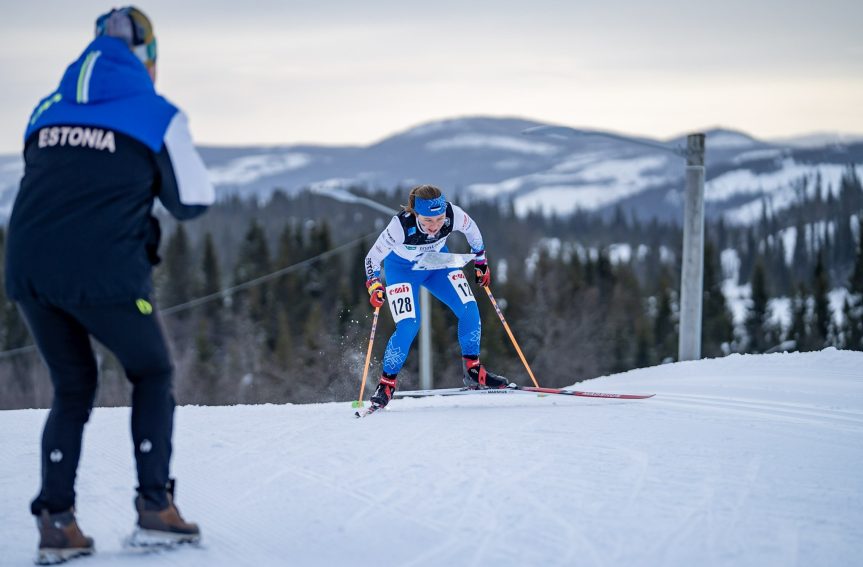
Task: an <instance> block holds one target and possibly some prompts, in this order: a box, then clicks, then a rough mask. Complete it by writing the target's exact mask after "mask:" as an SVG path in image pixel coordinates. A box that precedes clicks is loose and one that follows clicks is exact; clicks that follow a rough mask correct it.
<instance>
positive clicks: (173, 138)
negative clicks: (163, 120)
mask: <svg viewBox="0 0 863 567" xmlns="http://www.w3.org/2000/svg"><path fill="white" fill-rule="evenodd" d="M165 147H167V148H168V155H169V156H170V157H171V165H173V167H174V177H175V178H176V179H177V192H178V193H179V195H180V203H182V204H183V205H211V204H212V203H213V201H214V200H215V198H216V194H215V191H214V189H213V184H212V183H211V182H210V178H209V175H208V174H207V168H206V167H204V162H203V161H202V160H201V156H200V155H199V154H198V150H196V149H195V144H194V143H193V142H192V135H191V133H190V132H189V121H188V119H187V118H186V115H185V114H184V113H182V112H180V111H177V113H176V114H175V115H174V118H172V119H171V124H170V125H169V126H168V130H167V131H166V132H165Z"/></svg>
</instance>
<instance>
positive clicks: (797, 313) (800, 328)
mask: <svg viewBox="0 0 863 567" xmlns="http://www.w3.org/2000/svg"><path fill="white" fill-rule="evenodd" d="M808 315H809V299H808V294H807V291H806V288H805V287H804V286H803V285H800V286H799V287H798V288H797V292H796V293H795V294H794V298H793V300H792V302H791V328H790V329H789V330H788V338H789V339H791V340H793V341H794V342H795V343H796V344H797V350H798V351H800V352H803V351H807V350H810V348H809V344H810V338H809V324H808V319H809V316H808Z"/></svg>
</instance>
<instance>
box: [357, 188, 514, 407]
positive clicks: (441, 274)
mask: <svg viewBox="0 0 863 567" xmlns="http://www.w3.org/2000/svg"><path fill="white" fill-rule="evenodd" d="M402 208H403V209H404V210H403V211H402V212H401V213H399V214H398V215H396V216H394V217H393V218H392V220H391V221H390V223H389V225H387V227H386V228H385V229H384V231H383V232H382V233H381V234H380V236H378V238H377V240H376V241H375V243H374V245H373V246H372V248H371V250H369V253H368V254H367V255H366V261H365V271H366V289H367V290H368V292H369V302H370V303H371V304H372V306H373V307H375V308H379V307H381V306H382V305H383V304H384V300H385V298H386V299H388V301H389V305H390V312H391V313H392V316H393V320H394V321H395V322H396V329H395V332H394V333H393V334H392V336H391V337H390V339H389V341H388V342H387V348H386V351H385V352H384V360H383V371H382V374H381V379H380V383H379V384H378V386H377V388H376V389H375V392H374V394H372V397H371V402H372V405H374V406H378V407H383V406H386V405H387V403H389V401H390V399H392V396H393V392H394V391H395V389H396V381H397V375H398V372H399V370H401V368H402V365H404V363H405V360H406V359H407V355H408V351H409V350H410V347H411V344H412V343H413V340H414V337H416V334H417V331H418V330H419V325H420V323H419V322H420V312H419V288H420V286H422V287H425V288H426V289H428V290H429V291H430V292H431V293H432V294H433V295H434V296H435V297H437V298H438V299H440V300H441V301H443V302H444V303H445V304H446V305H447V307H449V308H450V309H451V310H452V311H453V313H455V315H456V316H457V317H458V339H459V343H460V345H461V351H462V357H463V358H464V362H465V374H464V383H465V385H466V386H468V387H470V388H505V387H507V385H508V380H507V379H506V378H504V377H502V376H498V375H497V374H494V373H492V372H489V371H488V370H487V369H486V368H485V367H484V366H483V364H482V363H481V362H480V360H479V345H480V336H481V323H480V318H479V310H478V309H477V305H476V299H475V298H474V295H473V292H472V291H471V289H470V285H469V284H468V282H467V281H466V279H465V277H464V273H463V272H462V271H461V270H451V269H446V268H445V269H437V270H413V269H412V268H413V266H414V265H415V264H416V262H417V261H418V260H419V259H420V258H421V257H422V255H423V254H425V253H426V252H432V251H434V252H446V251H447V247H446V240H447V238H448V237H449V235H450V234H451V233H452V232H453V231H454V230H455V231H458V232H462V233H464V235H465V236H466V237H467V241H468V244H469V245H470V247H471V251H472V252H473V253H474V255H475V259H474V270H475V276H476V284H477V285H480V286H488V285H489V284H490V283H491V271H490V270H489V267H488V262H487V261H486V257H485V247H484V245H483V241H482V235H481V234H480V231H479V228H478V227H477V225H476V223H475V222H474V221H473V219H471V218H470V216H468V214H467V213H466V212H465V211H464V210H462V209H461V208H460V207H458V206H456V205H453V204H452V203H450V202H448V201H447V200H446V198H445V197H444V195H443V194H442V193H441V190H440V189H438V188H437V187H434V186H432V185H419V186H417V187H414V188H413V189H411V192H410V195H409V196H408V204H407V205H405V206H402ZM382 265H383V266H384V268H385V271H386V283H387V286H386V288H384V285H383V283H381V280H380V274H381V266H382Z"/></svg>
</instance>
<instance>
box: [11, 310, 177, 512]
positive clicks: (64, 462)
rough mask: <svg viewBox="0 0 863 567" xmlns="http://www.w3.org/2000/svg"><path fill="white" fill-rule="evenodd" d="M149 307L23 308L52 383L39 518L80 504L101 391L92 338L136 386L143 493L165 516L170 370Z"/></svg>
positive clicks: (135, 434) (135, 429)
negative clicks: (90, 425) (78, 486)
mask: <svg viewBox="0 0 863 567" xmlns="http://www.w3.org/2000/svg"><path fill="white" fill-rule="evenodd" d="M144 307H145V308H144V309H139V307H138V305H136V303H135V302H133V301H129V302H128V303H123V304H116V305H100V306H87V307H62V308H60V307H57V306H53V305H48V304H45V303H42V302H40V301H37V300H25V301H21V302H19V308H20V310H21V312H22V313H23V315H24V318H25V319H26V320H27V324H28V325H29V327H30V332H31V334H32V335H33V338H34V339H35V341H36V345H37V346H38V347H39V352H40V353H41V354H42V357H43V358H44V360H45V363H46V364H47V365H48V369H49V370H50V372H51V382H53V384H54V401H53V404H52V405H51V412H50V413H49V414H48V420H47V421H46V422H45V429H44V431H43V432H42V489H41V491H40V492H39V495H38V496H37V497H36V499H35V500H33V502H32V503H31V505H30V509H31V511H32V513H33V514H34V515H38V514H39V513H40V512H41V510H44V509H47V510H48V511H49V512H50V513H55V512H60V511H64V510H68V509H69V508H71V507H72V506H73V505H74V504H75V475H76V472H77V469H78V459H79V457H80V455H81V438H82V435H83V433H84V424H85V423H86V422H87V420H88V419H89V417H90V410H91V409H92V408H93V402H94V400H95V398H96V387H97V374H98V369H97V366H96V358H95V356H94V354H93V349H92V347H91V344H90V339H89V335H92V336H93V337H94V338H96V339H97V340H98V341H99V342H101V343H102V344H103V345H105V346H106V347H107V348H108V349H110V350H111V351H112V352H113V353H114V354H115V355H116V356H117V358H118V360H119V361H120V363H121V364H122V365H123V368H124V369H125V371H126V377H127V378H128V379H129V381H130V382H132V385H133V389H132V441H133V442H134V444H135V447H134V450H135V460H136V462H137V467H138V492H139V494H140V495H141V496H142V497H143V499H144V502H145V505H146V507H147V508H150V509H157V510H160V509H163V508H165V507H166V506H167V505H168V501H167V495H166V490H165V487H166V485H167V483H168V464H169V461H170V459H171V434H172V430H173V420H174V396H173V391H172V387H171V374H172V370H173V369H172V366H171V360H170V356H169V353H168V348H167V345H166V344H165V339H164V336H163V335H162V330H161V327H160V325H159V320H158V318H157V317H156V313H155V310H148V309H146V306H144ZM147 311H150V313H146V312H147Z"/></svg>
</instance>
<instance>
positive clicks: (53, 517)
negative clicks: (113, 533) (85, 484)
mask: <svg viewBox="0 0 863 567" xmlns="http://www.w3.org/2000/svg"><path fill="white" fill-rule="evenodd" d="M36 526H37V527H38V528H39V554H38V555H37V557H36V564H37V565H56V564H57V563H63V562H65V561H68V560H69V559H72V558H73V557H79V556H81V555H90V554H92V553H93V552H94V551H95V547H94V546H93V538H90V537H87V536H85V535H84V534H83V533H81V528H79V527H78V523H77V522H76V521H75V509H74V508H70V509H69V510H67V511H65V512H59V513H57V514H51V513H49V512H48V510H42V513H41V514H40V515H39V516H37V517H36Z"/></svg>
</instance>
